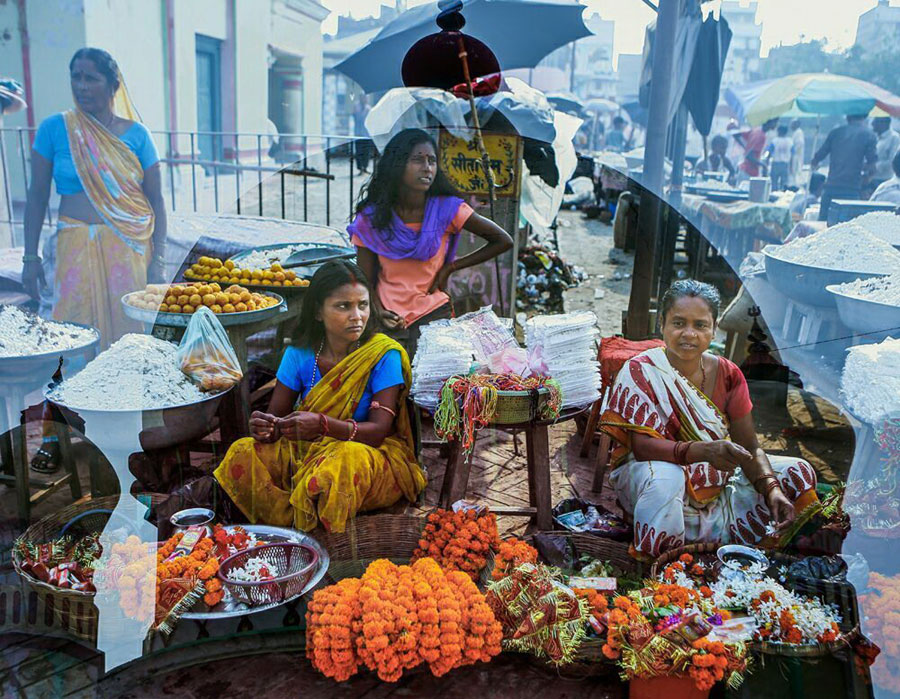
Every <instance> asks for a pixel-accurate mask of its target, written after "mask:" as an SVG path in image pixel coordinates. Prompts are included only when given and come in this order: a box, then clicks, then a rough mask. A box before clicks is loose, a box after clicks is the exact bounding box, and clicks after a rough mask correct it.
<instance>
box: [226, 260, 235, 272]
mask: <svg viewBox="0 0 900 699" xmlns="http://www.w3.org/2000/svg"><path fill="white" fill-rule="evenodd" d="M224 266H225V269H227V270H229V271H231V270H232V269H234V261H233V260H225V262H224Z"/></svg>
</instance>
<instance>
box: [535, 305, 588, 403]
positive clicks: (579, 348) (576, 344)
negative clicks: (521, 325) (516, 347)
mask: <svg viewBox="0 0 900 699" xmlns="http://www.w3.org/2000/svg"><path fill="white" fill-rule="evenodd" d="M597 337H598V332H597V316H595V315H594V314H593V313H591V312H590V311H579V312H576V313H563V314H560V315H546V316H535V317H533V318H531V319H530V320H529V321H528V322H527V323H526V324H525V345H526V347H527V348H528V356H529V360H530V362H531V366H532V369H534V368H535V365H536V363H538V362H540V363H542V364H543V367H542V372H543V373H546V375H547V376H550V377H551V378H553V379H555V380H556V381H557V382H558V383H559V385H560V388H562V396H563V404H562V407H563V408H564V409H565V408H571V407H582V406H586V405H590V404H591V403H593V402H594V401H595V400H597V398H599V397H600V364H599V362H598V361H597Z"/></svg>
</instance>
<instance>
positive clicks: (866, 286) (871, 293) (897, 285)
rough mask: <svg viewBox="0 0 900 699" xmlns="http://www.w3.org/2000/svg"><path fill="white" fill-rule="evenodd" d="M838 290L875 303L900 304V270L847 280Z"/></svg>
mask: <svg viewBox="0 0 900 699" xmlns="http://www.w3.org/2000/svg"><path fill="white" fill-rule="evenodd" d="M898 218H900V217H898ZM838 291H840V292H841V293H842V294H844V295H846V296H855V297H857V298H860V299H863V300H865V301H872V302H873V303H886V304H888V305H889V306H900V272H894V273H893V274H891V275H888V276H886V277H872V278H871V279H857V280H856V281H852V282H847V283H846V284H841V285H840V286H838Z"/></svg>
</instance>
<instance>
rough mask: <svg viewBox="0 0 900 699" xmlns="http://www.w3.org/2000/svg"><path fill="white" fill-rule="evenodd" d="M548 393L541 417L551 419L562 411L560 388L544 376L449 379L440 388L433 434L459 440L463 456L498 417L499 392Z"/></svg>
mask: <svg viewBox="0 0 900 699" xmlns="http://www.w3.org/2000/svg"><path fill="white" fill-rule="evenodd" d="M541 388H546V389H548V390H549V391H550V395H549V396H548V399H547V403H546V404H545V405H544V406H543V407H542V408H541V414H540V417H541V418H542V419H545V420H552V419H555V418H557V417H559V413H560V410H561V409H562V389H561V388H560V386H559V383H558V382H557V381H554V380H553V379H551V378H548V377H546V376H529V377H528V378H527V379H526V378H523V377H521V376H519V375H518V374H469V375H468V376H451V377H450V378H449V379H447V380H446V381H445V382H444V385H443V387H442V388H441V394H440V399H439V400H438V406H437V410H436V411H435V413H434V431H435V433H436V434H437V436H438V437H439V438H440V439H443V440H445V441H453V440H455V439H458V440H460V443H461V444H462V450H463V456H464V457H465V456H468V455H469V454H470V453H471V452H472V449H473V447H474V446H475V433H476V432H477V431H478V430H480V429H482V428H483V427H486V426H487V425H489V424H491V422H492V421H493V420H494V417H495V416H496V414H497V401H498V391H529V392H530V391H537V390H539V389H541Z"/></svg>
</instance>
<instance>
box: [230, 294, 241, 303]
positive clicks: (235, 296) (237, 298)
mask: <svg viewBox="0 0 900 699" xmlns="http://www.w3.org/2000/svg"><path fill="white" fill-rule="evenodd" d="M240 301H241V295H240V294H239V293H237V292H231V293H230V294H228V303H230V304H232V305H233V304H235V303H240Z"/></svg>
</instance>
